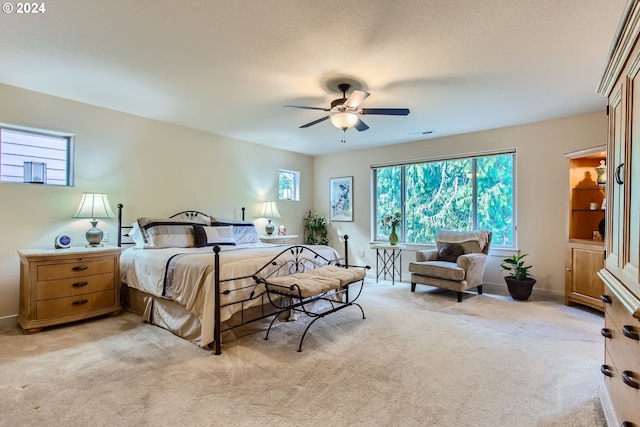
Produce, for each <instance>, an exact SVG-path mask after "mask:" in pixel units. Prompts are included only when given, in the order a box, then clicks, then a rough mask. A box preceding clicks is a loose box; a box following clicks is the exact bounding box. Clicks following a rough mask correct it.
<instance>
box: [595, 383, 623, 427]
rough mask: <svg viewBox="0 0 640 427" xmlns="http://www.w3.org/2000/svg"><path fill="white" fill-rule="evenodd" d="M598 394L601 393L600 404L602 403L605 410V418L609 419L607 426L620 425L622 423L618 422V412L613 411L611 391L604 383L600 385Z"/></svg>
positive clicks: (603, 410)
mask: <svg viewBox="0 0 640 427" xmlns="http://www.w3.org/2000/svg"><path fill="white" fill-rule="evenodd" d="M598 394H600V404H601V405H602V412H604V418H605V420H606V421H607V426H609V427H615V426H619V425H620V424H619V423H618V420H617V419H616V414H615V412H614V411H613V404H612V403H611V398H610V397H609V392H608V391H607V387H606V386H605V385H604V384H603V383H600V384H599V385H598Z"/></svg>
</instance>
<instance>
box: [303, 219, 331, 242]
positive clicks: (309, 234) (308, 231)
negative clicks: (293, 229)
mask: <svg viewBox="0 0 640 427" xmlns="http://www.w3.org/2000/svg"><path fill="white" fill-rule="evenodd" d="M303 220H304V231H305V235H306V237H305V243H307V244H309V245H328V244H329V235H328V233H327V222H326V221H325V219H324V216H323V215H320V214H318V213H317V212H313V213H311V211H309V212H307V216H305V217H304V218H303Z"/></svg>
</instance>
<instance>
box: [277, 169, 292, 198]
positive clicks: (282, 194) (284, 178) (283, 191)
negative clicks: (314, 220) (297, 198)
mask: <svg viewBox="0 0 640 427" xmlns="http://www.w3.org/2000/svg"><path fill="white" fill-rule="evenodd" d="M278 175H279V180H278V197H279V199H280V200H288V199H291V197H292V194H293V175H292V174H289V173H285V172H282V171H280V173H279V174H278Z"/></svg>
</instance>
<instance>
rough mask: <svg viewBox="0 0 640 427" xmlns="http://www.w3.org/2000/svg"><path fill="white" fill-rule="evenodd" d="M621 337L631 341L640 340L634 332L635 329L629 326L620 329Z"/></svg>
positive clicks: (639, 336)
mask: <svg viewBox="0 0 640 427" xmlns="http://www.w3.org/2000/svg"><path fill="white" fill-rule="evenodd" d="M622 335H624V336H625V337H627V338H631V339H632V340H636V341H638V340H640V335H638V333H637V332H636V331H635V328H634V327H633V326H631V325H624V326H623V327H622Z"/></svg>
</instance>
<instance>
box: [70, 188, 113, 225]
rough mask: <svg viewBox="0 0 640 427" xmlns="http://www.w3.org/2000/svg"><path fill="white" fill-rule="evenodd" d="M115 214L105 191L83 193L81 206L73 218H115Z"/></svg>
mask: <svg viewBox="0 0 640 427" xmlns="http://www.w3.org/2000/svg"><path fill="white" fill-rule="evenodd" d="M114 216H115V215H114V214H113V211H112V210H111V206H109V200H108V199H107V195H106V194H105V193H82V200H81V201H80V206H78V210H77V211H76V213H75V214H73V218H94V219H95V218H113V217H114Z"/></svg>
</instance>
